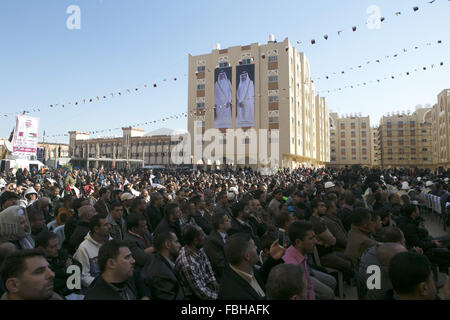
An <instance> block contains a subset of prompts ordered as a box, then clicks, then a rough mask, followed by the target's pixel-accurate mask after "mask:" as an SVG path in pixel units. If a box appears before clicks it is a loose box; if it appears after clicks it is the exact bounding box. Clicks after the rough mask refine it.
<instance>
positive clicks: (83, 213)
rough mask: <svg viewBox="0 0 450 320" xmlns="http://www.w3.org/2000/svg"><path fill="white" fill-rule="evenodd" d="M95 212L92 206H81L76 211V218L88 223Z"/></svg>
mask: <svg viewBox="0 0 450 320" xmlns="http://www.w3.org/2000/svg"><path fill="white" fill-rule="evenodd" d="M96 213H97V212H96V211H95V208H94V207H93V206H89V205H88V206H82V207H81V208H80V209H78V216H79V218H80V220H83V221H89V220H90V219H91V218H92V217H93V216H95V214H96Z"/></svg>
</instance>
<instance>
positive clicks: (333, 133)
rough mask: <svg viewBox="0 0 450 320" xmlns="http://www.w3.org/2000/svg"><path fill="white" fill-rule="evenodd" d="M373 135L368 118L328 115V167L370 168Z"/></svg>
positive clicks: (355, 115)
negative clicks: (358, 166) (353, 166)
mask: <svg viewBox="0 0 450 320" xmlns="http://www.w3.org/2000/svg"><path fill="white" fill-rule="evenodd" d="M372 162H373V133H372V128H371V127H370V118H369V117H368V116H367V117H362V116H361V115H360V114H359V115H357V114H352V115H346V116H344V117H339V115H338V114H337V113H330V164H329V165H330V166H331V167H338V168H341V167H345V166H352V165H361V166H367V167H369V166H372Z"/></svg>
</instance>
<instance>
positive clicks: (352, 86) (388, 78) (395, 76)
mask: <svg viewBox="0 0 450 320" xmlns="http://www.w3.org/2000/svg"><path fill="white" fill-rule="evenodd" d="M443 66H444V62H443V61H441V62H440V63H438V64H432V65H430V66H423V67H420V68H415V69H414V71H407V72H404V73H399V74H398V75H393V74H391V75H389V76H385V77H383V78H379V79H376V80H370V81H367V82H362V83H357V84H354V85H348V86H345V87H340V88H336V89H330V90H321V91H318V92H317V94H324V93H332V92H339V91H343V90H344V89H355V88H358V87H362V86H366V85H368V84H370V83H381V82H383V81H384V80H395V79H397V78H398V77H402V76H410V75H411V74H412V73H413V72H419V71H427V70H431V69H434V68H435V67H443Z"/></svg>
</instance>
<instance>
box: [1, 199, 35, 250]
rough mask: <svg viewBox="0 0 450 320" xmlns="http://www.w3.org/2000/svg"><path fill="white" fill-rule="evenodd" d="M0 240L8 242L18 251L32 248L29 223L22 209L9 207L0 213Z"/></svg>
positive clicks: (32, 242) (32, 241)
mask: <svg viewBox="0 0 450 320" xmlns="http://www.w3.org/2000/svg"><path fill="white" fill-rule="evenodd" d="M0 240H6V241H9V242H11V243H13V244H14V245H15V246H16V247H17V248H18V249H33V248H34V240H33V238H31V229H30V223H29V221H28V218H27V215H26V211H25V209H24V208H21V207H19V206H11V207H9V208H7V209H5V210H3V211H2V212H0Z"/></svg>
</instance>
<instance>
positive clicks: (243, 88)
mask: <svg viewBox="0 0 450 320" xmlns="http://www.w3.org/2000/svg"><path fill="white" fill-rule="evenodd" d="M236 100H237V108H236V110H237V111H236V127H237V128H239V127H253V126H254V125H255V86H254V84H253V81H252V80H251V79H250V77H249V75H248V72H247V71H242V73H241V76H240V81H239V86H238V88H237V92H236Z"/></svg>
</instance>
